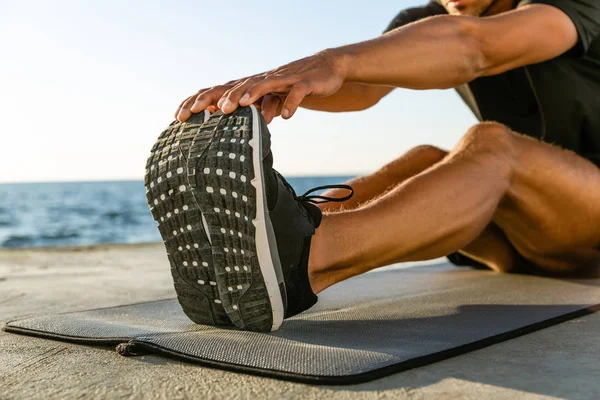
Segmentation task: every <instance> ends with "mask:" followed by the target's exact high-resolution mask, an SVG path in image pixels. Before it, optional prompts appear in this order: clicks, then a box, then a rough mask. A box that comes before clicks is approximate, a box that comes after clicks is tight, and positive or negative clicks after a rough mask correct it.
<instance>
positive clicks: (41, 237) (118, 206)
mask: <svg viewBox="0 0 600 400" xmlns="http://www.w3.org/2000/svg"><path fill="white" fill-rule="evenodd" d="M348 179H350V177H348V176H327V177H292V178H290V179H288V181H289V182H290V184H291V185H292V186H293V187H294V189H295V190H296V192H297V193H298V194H299V195H300V194H302V193H304V192H305V191H306V190H308V189H310V188H312V187H315V186H322V185H327V184H335V183H343V182H345V181H347V180H348ZM161 240H162V239H161V237H160V235H159V233H158V229H157V228H156V223H155V222H154V220H153V219H152V216H151V215H150V210H149V208H148V204H147V203H146V190H145V188H144V185H143V183H142V182H141V181H120V182H65V183H14V184H13V183H11V184H0V247H35V246H67V245H91V244H104V243H141V242H158V241H161Z"/></svg>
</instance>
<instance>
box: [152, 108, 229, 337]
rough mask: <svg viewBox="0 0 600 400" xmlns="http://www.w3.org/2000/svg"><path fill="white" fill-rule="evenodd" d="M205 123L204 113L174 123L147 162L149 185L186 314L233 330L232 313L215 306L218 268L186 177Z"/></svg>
mask: <svg viewBox="0 0 600 400" xmlns="http://www.w3.org/2000/svg"><path fill="white" fill-rule="evenodd" d="M204 119H205V115H204V113H200V114H195V115H194V116H192V117H191V118H190V119H189V120H188V121H187V122H186V123H180V122H177V121H175V122H173V123H171V125H169V127H168V128H167V129H166V130H165V131H163V132H162V133H161V135H160V136H159V137H158V139H157V141H156V142H155V144H154V146H153V147H152V150H151V154H150V157H148V161H147V164H146V174H145V178H144V185H145V187H146V198H147V201H148V205H149V206H150V211H151V213H152V217H153V218H154V220H155V221H156V222H157V225H158V230H159V232H160V234H161V236H162V238H163V241H164V244H165V247H166V249H167V257H168V259H169V263H170V265H171V275H172V277H173V283H174V286H175V291H176V292H177V298H178V300H179V303H180V304H181V306H182V308H183V311H184V312H185V314H186V315H187V316H188V317H189V318H190V319H191V320H192V321H194V322H195V323H198V324H206V325H217V326H228V325H231V321H230V319H229V317H228V316H227V313H226V312H225V310H224V309H223V306H222V305H221V304H218V303H216V302H215V300H218V299H219V293H218V290H217V288H216V286H214V285H211V284H210V282H215V280H216V278H215V276H214V273H213V271H212V269H210V268H208V267H207V266H208V265H212V264H213V259H212V251H211V247H210V243H209V241H208V239H207V237H206V234H205V233H204V227H203V225H202V218H201V214H200V210H199V208H198V207H197V205H196V202H195V199H194V197H193V195H192V193H191V191H190V190H189V189H190V188H189V183H188V177H187V172H186V170H187V165H186V164H187V157H186V156H187V153H188V151H189V147H190V145H191V143H192V139H193V138H194V136H195V135H196V133H197V132H198V130H199V129H200V127H201V126H202V124H203V123H204ZM196 265H197V266H198V267H197V268H196ZM199 281H200V282H205V283H206V284H203V285H201V284H199V283H198V282H199Z"/></svg>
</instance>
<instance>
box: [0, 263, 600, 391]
mask: <svg viewBox="0 0 600 400" xmlns="http://www.w3.org/2000/svg"><path fill="white" fill-rule="evenodd" d="M598 304H600V280H568V281H567V280H556V279H549V278H541V277H533V276H525V275H503V274H495V273H493V272H489V271H477V270H470V269H459V268H455V267H451V266H449V265H446V264H443V265H437V266H423V267H416V268H408V269H399V270H390V271H381V272H374V273H369V274H365V275H362V276H359V277H355V278H352V279H350V280H348V281H345V282H342V283H340V284H338V285H336V286H334V287H332V288H329V289H328V290H326V291H325V292H323V293H322V294H321V295H320V301H319V303H318V304H317V305H316V306H315V307H313V308H312V309H310V310H308V311H307V312H304V313H302V314H300V315H298V316H296V317H294V318H291V319H289V320H286V321H285V322H284V324H283V326H282V329H281V330H279V331H278V332H274V333H270V334H264V333H254V332H244V331H237V330H233V329H231V330H228V329H218V328H214V327H209V326H201V325H195V324H193V323H192V322H191V321H189V320H188V319H187V317H186V316H185V315H184V314H183V312H182V311H181V309H180V307H179V305H178V303H177V301H176V300H163V301H155V302H148V303H140V304H134V305H128V306H121V307H113V308H106V309H98V310H91V311H85V312H77V313H70V314H61V315H53V316H42V317H36V318H30V319H25V320H21V321H13V322H10V323H8V324H7V326H6V327H5V330H7V331H9V332H15V333H23V334H30V335H36V336H42V337H47V338H52V339H59V340H68V341H74V342H78V343H84V344H112V345H117V344H120V346H118V349H120V352H121V353H122V354H130V355H131V354H134V355H135V354H143V353H159V354H164V355H168V356H173V357H177V358H179V359H183V360H186V361H190V362H196V363H199V364H203V365H208V366H214V367H219V368H224V369H228V370H234V371H239V372H247V373H254V374H259V375H264V376H270V377H276V378H282V379H289V380H295V381H302V382H312V383H327V384H344V383H357V382H361V381H367V380H370V379H374V378H378V377H381V376H384V375H387V374H390V373H393V372H398V371H402V370H406V369H410V368H414V367H417V366H421V365H425V364H428V363H432V362H436V361H439V360H442V359H445V358H448V357H452V356H455V355H458V354H461V353H465V352H467V351H471V350H474V349H477V348H481V347H484V346H488V345H490V344H493V343H496V342H499V341H502V340H507V339H510V338H512V337H515V336H518V335H522V334H525V333H528V332H532V331H534V330H538V329H541V328H544V327H546V326H549V325H553V324H556V323H559V322H562V321H565V320H567V319H570V318H574V317H577V316H580V315H584V314H587V313H590V312H593V311H596V309H597V308H598V307H597V305H598ZM123 343H126V344H123Z"/></svg>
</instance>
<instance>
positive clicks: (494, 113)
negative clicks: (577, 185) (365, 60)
mask: <svg viewBox="0 0 600 400" xmlns="http://www.w3.org/2000/svg"><path fill="white" fill-rule="evenodd" d="M534 3H540V4H548V5H551V6H554V7H557V8H559V9H560V10H562V11H563V12H564V13H565V14H567V15H568V16H569V17H570V18H571V20H572V21H573V23H574V24H575V27H576V28H577V32H578V35H579V39H578V42H577V44H576V45H575V47H574V48H572V49H571V50H569V51H568V52H566V53H565V54H563V55H561V56H559V57H557V58H554V59H552V60H549V61H545V62H542V63H539V64H533V65H528V66H526V67H520V68H516V69H513V70H510V71H507V72H503V73H501V74H498V75H494V76H486V77H480V78H477V79H475V80H474V81H471V82H469V84H468V85H463V86H461V87H457V88H456V90H457V92H458V93H459V94H460V96H461V98H462V99H463V100H464V101H465V103H467V105H468V106H469V108H471V110H472V111H473V113H474V114H475V115H476V116H477V118H478V119H479V120H481V121H483V120H487V121H490V120H491V121H498V122H501V123H503V124H505V125H507V126H509V127H510V128H511V129H512V130H514V131H516V132H520V133H523V134H526V135H529V136H533V137H537V138H539V139H542V140H544V141H546V142H549V143H554V144H556V145H559V146H561V147H564V148H567V149H570V150H573V151H575V152H576V153H578V154H580V155H582V156H584V157H586V158H588V159H590V160H591V161H592V162H594V163H595V164H596V165H598V166H600V0H523V1H520V2H519V6H521V5H525V4H534ZM440 14H446V10H445V9H444V7H442V6H441V5H440V4H438V3H436V2H435V1H432V2H430V3H429V4H427V5H425V6H422V7H416V8H410V9H407V10H404V11H402V12H400V14H398V15H397V16H396V17H395V18H394V19H393V20H392V22H391V23H390V25H389V26H388V28H387V29H386V32H387V31H389V30H392V29H395V28H398V27H400V26H403V25H406V24H408V23H410V22H414V21H417V20H420V19H422V18H426V17H430V16H433V15H440Z"/></svg>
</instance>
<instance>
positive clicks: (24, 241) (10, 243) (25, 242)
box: [2, 235, 36, 247]
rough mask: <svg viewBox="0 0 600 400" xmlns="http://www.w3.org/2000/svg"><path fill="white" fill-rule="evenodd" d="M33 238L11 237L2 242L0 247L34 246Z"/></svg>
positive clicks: (27, 236)
mask: <svg viewBox="0 0 600 400" xmlns="http://www.w3.org/2000/svg"><path fill="white" fill-rule="evenodd" d="M35 244H36V241H35V237H34V236H30V235H11V236H9V237H8V239H6V240H5V241H4V242H2V247H28V246H35Z"/></svg>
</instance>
